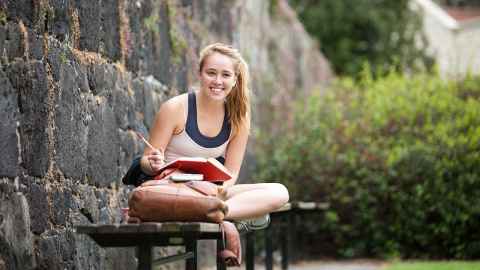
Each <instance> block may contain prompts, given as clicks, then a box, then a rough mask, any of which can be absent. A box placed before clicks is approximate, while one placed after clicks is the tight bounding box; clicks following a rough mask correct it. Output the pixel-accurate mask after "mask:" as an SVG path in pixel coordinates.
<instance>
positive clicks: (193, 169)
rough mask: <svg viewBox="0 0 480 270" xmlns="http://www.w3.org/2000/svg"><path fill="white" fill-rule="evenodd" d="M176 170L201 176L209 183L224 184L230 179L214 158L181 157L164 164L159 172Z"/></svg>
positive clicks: (228, 174)
mask: <svg viewBox="0 0 480 270" xmlns="http://www.w3.org/2000/svg"><path fill="white" fill-rule="evenodd" d="M168 168H176V169H179V170H181V171H182V172H185V173H198V174H203V179H204V180H206V181H210V182H224V181H227V180H230V179H232V176H231V175H230V173H229V172H228V171H227V170H226V169H225V167H224V166H223V165H222V164H221V163H220V162H219V161H218V160H216V159H214V158H208V159H207V158H201V157H194V158H192V157H182V158H178V159H176V160H174V161H171V162H169V163H167V164H165V165H164V166H163V167H162V168H161V169H160V171H159V173H161V172H162V171H163V170H165V169H168Z"/></svg>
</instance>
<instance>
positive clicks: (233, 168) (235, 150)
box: [223, 120, 250, 187]
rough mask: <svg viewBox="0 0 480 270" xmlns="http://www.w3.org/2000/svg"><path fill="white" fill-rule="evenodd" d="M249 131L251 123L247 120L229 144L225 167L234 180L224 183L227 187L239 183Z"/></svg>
mask: <svg viewBox="0 0 480 270" xmlns="http://www.w3.org/2000/svg"><path fill="white" fill-rule="evenodd" d="M249 129H250V121H249V120H247V121H246V123H244V125H242V126H241V127H240V128H239V130H238V131H237V132H236V134H235V135H234V136H233V138H232V139H231V140H230V142H229V143H228V147H227V150H226V153H225V167H226V168H227V170H228V171H229V172H230V173H231V174H232V179H231V180H228V181H226V182H224V184H223V186H225V187H228V186H232V185H234V184H235V182H237V178H238V174H239V172H240V167H241V166H242V161H243V156H244V155H245V149H246V147H247V141H248V131H249Z"/></svg>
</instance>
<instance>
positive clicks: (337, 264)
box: [228, 260, 385, 270]
mask: <svg viewBox="0 0 480 270" xmlns="http://www.w3.org/2000/svg"><path fill="white" fill-rule="evenodd" d="M384 265H385V263H384V262H381V261H372V260H353V261H313V262H303V263H297V264H294V265H290V267H289V268H288V269H289V270H382V269H383V268H384ZM228 269H231V270H244V269H245V262H242V266H241V267H231V268H228ZM280 269H281V268H280V266H279V265H275V267H274V268H273V270H280ZM255 270H265V266H264V265H261V264H256V265H255Z"/></svg>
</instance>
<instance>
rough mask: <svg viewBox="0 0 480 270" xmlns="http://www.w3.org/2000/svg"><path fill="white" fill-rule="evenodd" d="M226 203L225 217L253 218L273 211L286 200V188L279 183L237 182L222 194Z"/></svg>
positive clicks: (232, 218) (231, 218) (287, 197)
mask: <svg viewBox="0 0 480 270" xmlns="http://www.w3.org/2000/svg"><path fill="white" fill-rule="evenodd" d="M223 197H224V201H225V203H226V204H227V205H228V214H227V216H226V217H225V219H228V220H242V219H247V218H255V217H259V216H262V215H265V214H267V213H270V212H272V211H274V210H275V209H278V208H280V207H282V206H283V205H284V204H285V203H287V202H288V199H289V195H288V190H287V188H285V186H284V185H282V184H279V183H259V184H238V185H233V186H230V187H228V188H227V189H226V190H225V193H224V194H223Z"/></svg>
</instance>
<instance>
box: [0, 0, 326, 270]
mask: <svg viewBox="0 0 480 270" xmlns="http://www.w3.org/2000/svg"><path fill="white" fill-rule="evenodd" d="M213 41H223V42H228V43H233V44H234V45H235V46H237V47H239V48H240V49H241V51H242V52H243V53H244V54H245V56H246V58H247V61H248V62H249V63H250V67H251V69H252V73H253V75H254V76H253V79H254V82H253V83H252V88H253V90H254V93H255V99H254V100H255V102H256V103H255V105H256V107H262V108H278V107H280V110H279V111H285V110H283V109H282V108H281V106H282V104H287V103H288V102H286V101H288V99H295V98H298V97H299V93H303V92H305V91H308V89H311V88H312V87H313V86H315V85H316V84H317V83H318V82H319V81H320V82H323V81H326V80H327V79H328V78H329V77H330V76H331V73H330V70H329V68H328V63H327V62H326V61H325V60H324V59H323V57H322V56H321V55H320V54H319V53H318V50H317V47H316V45H315V44H314V43H313V42H312V41H311V40H310V38H309V37H308V36H307V35H306V34H305V32H304V30H303V28H302V27H301V26H300V24H299V23H298V21H297V20H296V17H295V14H293V12H292V11H291V9H290V8H289V7H288V5H287V4H286V2H285V1H283V0H282V1H280V0H279V1H255V0H247V1H243V0H228V1H223V0H198V1H188V0H176V1H175V0H170V1H166V0H164V1H153V0H137V1H127V0H109V1H107V0H89V1H82V0H37V1H26V0H17V1H6V0H1V1H0V53H1V56H0V64H1V65H0V112H1V113H0V149H2V150H1V151H2V158H1V159H0V270H4V269H9V270H10V269H12V270H16V269H22V270H24V269H25V270H28V269H134V268H135V260H134V251H133V249H102V248H99V247H98V246H97V245H96V244H95V243H94V242H93V241H91V240H90V239H88V238H87V237H86V236H81V235H77V234H75V233H74V231H73V227H74V226H75V225H79V224H87V223H92V222H93V223H112V222H119V220H120V215H119V214H120V213H119V208H121V207H125V206H126V205H127V194H128V192H129V191H130V187H125V186H122V184H121V176H122V175H123V174H124V173H125V172H126V170H127V168H128V166H129V163H130V161H131V160H132V158H133V157H134V156H135V155H137V154H139V153H141V152H142V151H143V148H142V147H143V146H142V144H141V142H139V141H138V140H137V139H136V137H135V136H134V133H133V130H140V131H143V132H145V133H146V132H147V131H148V129H149V126H150V124H151V122H152V120H153V117H154V115H155V112H156V110H157V109H158V107H159V104H160V103H161V102H162V101H164V100H165V99H166V98H168V97H169V96H172V95H175V94H178V93H180V92H184V91H186V90H187V89H190V88H191V87H192V86H194V85H195V79H196V63H197V56H196V55H197V53H198V51H199V50H200V48H201V47H203V46H204V45H206V44H208V43H210V42H213ZM277 110H278V109H277ZM254 112H256V116H255V119H257V120H256V121H258V123H262V121H264V122H265V120H262V119H272V118H271V117H270V116H268V117H267V110H261V109H258V110H257V109H255V110H254ZM160 252H165V250H161V251H160ZM212 262H214V259H213V260H211V261H207V262H206V263H205V264H210V263H212ZM166 268H168V267H166ZM170 268H175V266H170Z"/></svg>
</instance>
